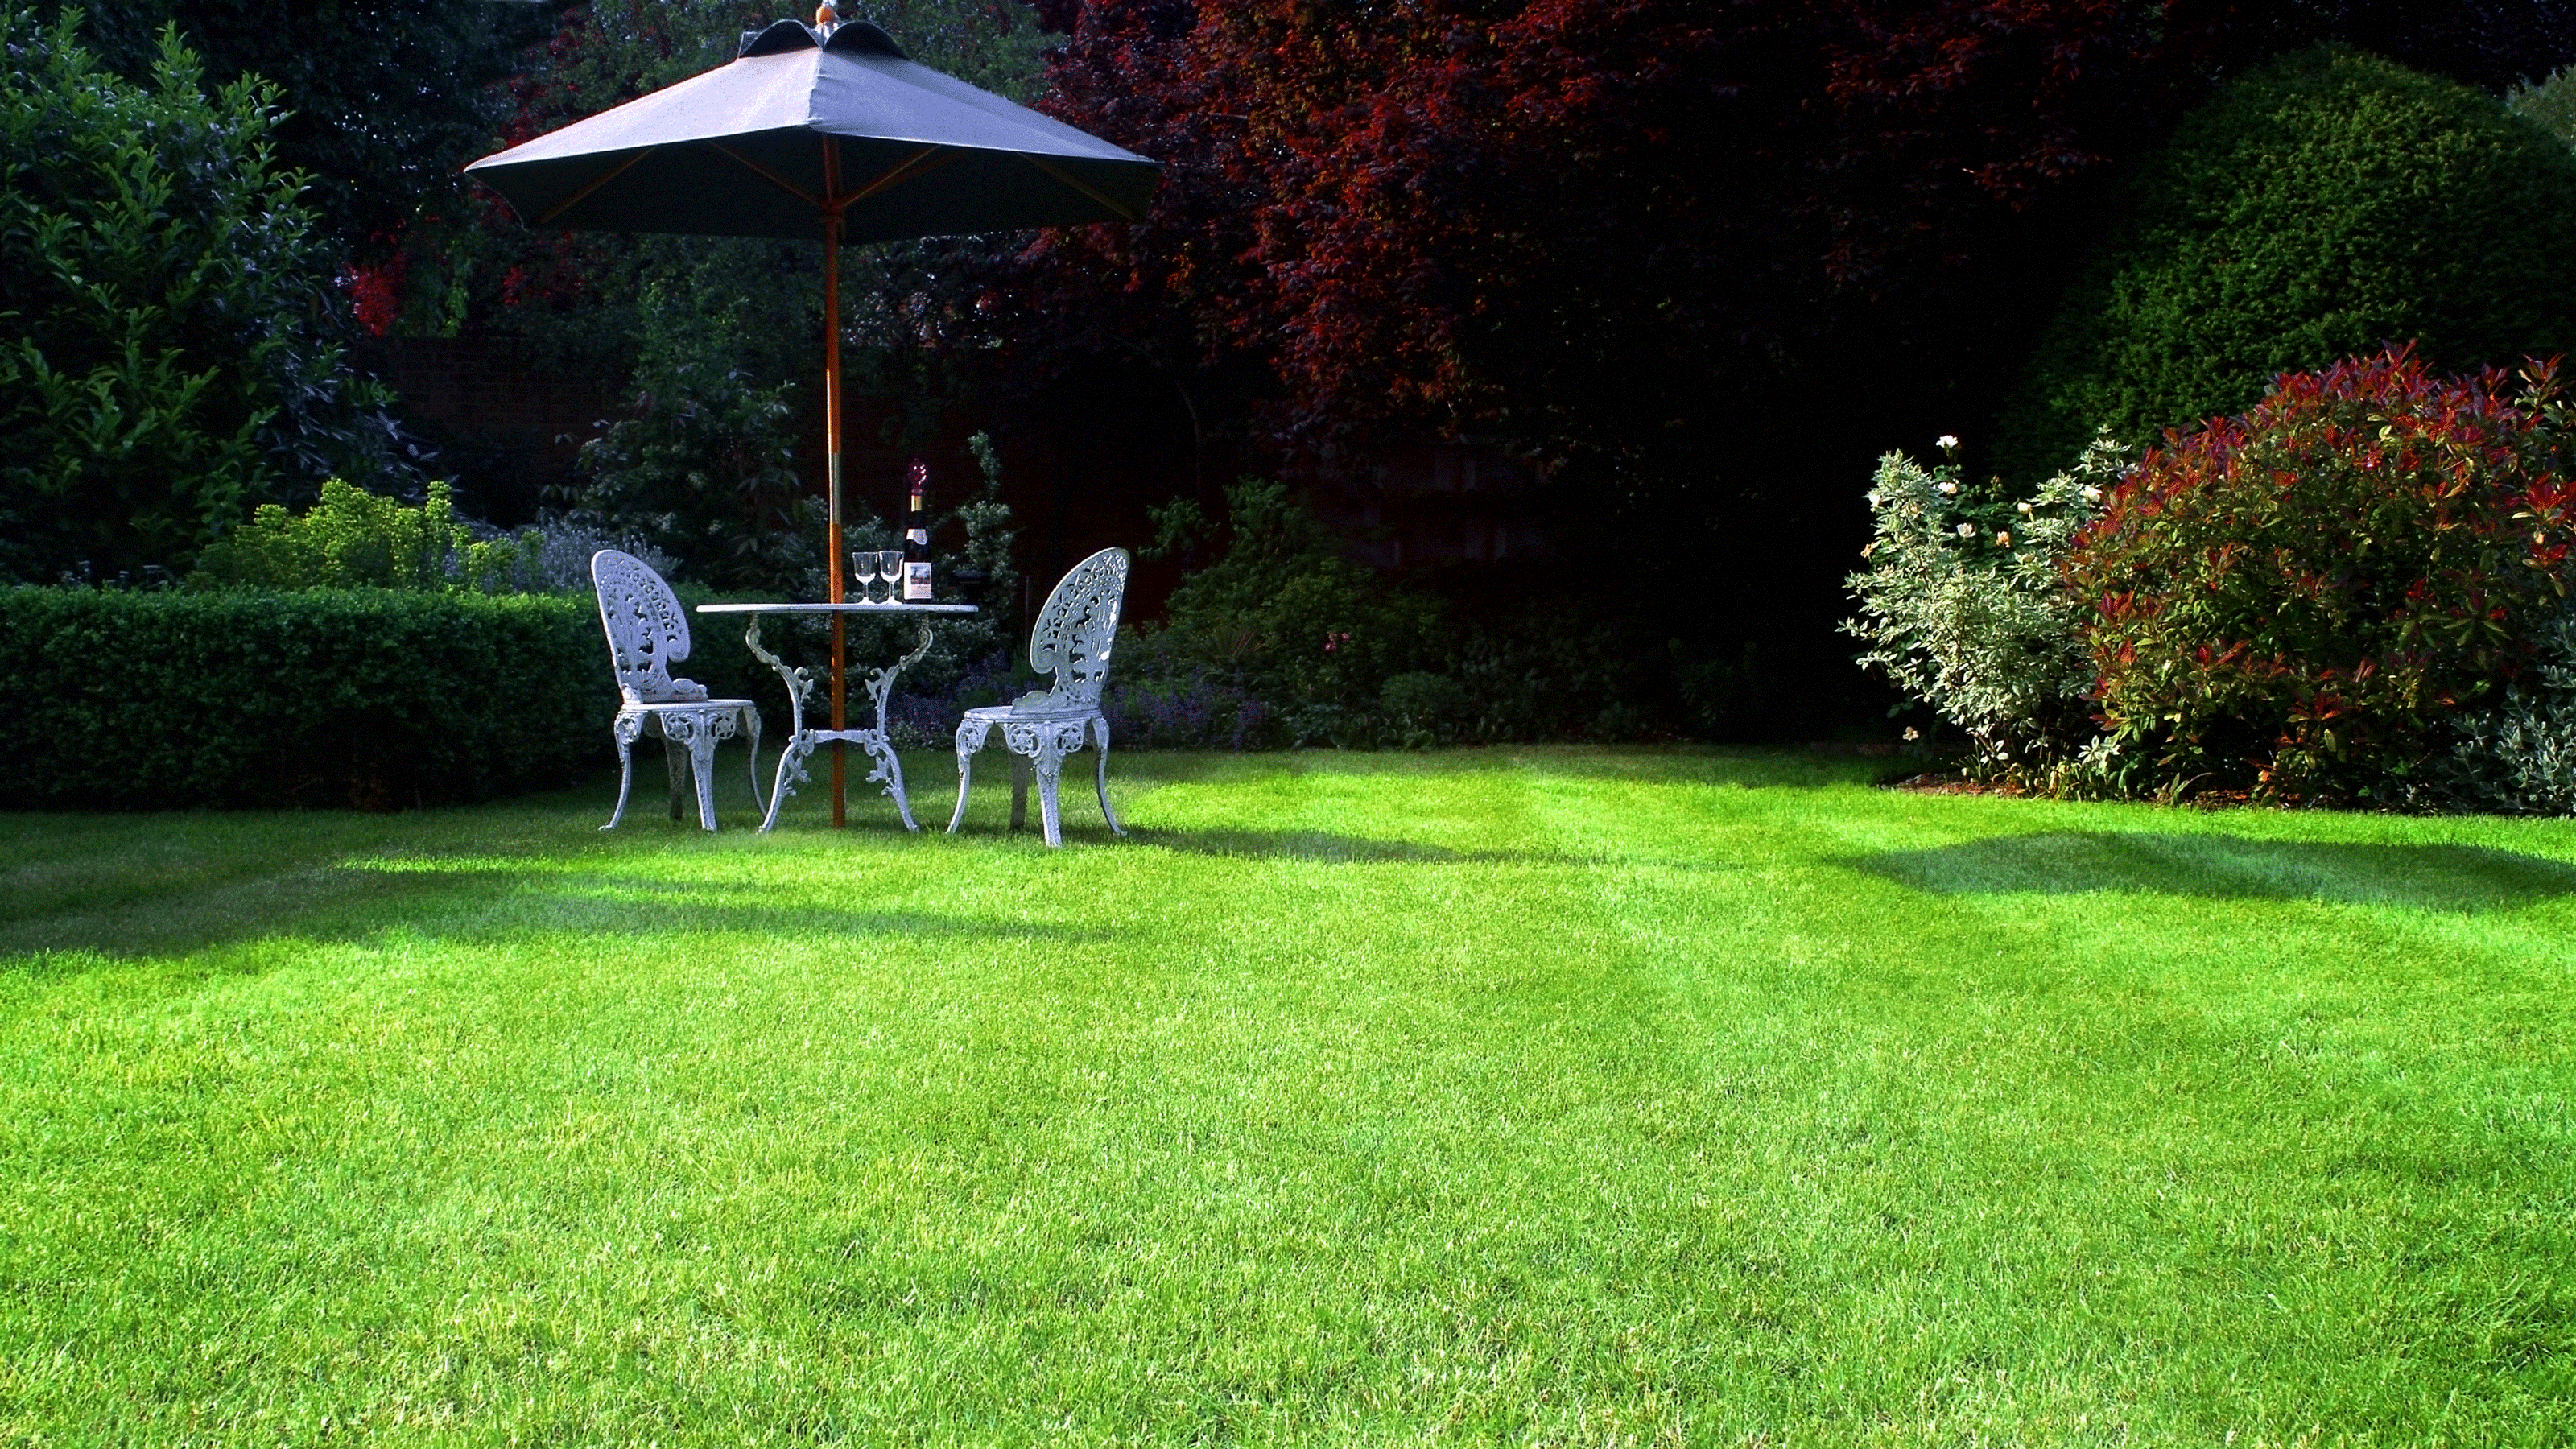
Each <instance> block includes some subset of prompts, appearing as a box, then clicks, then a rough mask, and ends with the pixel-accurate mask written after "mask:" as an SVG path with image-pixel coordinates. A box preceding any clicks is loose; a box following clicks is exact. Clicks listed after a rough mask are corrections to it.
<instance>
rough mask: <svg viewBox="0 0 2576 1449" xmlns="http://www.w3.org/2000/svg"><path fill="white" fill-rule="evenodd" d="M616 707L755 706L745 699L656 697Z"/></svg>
mask: <svg viewBox="0 0 2576 1449" xmlns="http://www.w3.org/2000/svg"><path fill="white" fill-rule="evenodd" d="M617 707H618V709H619V710H621V711H625V710H632V711H634V712H635V713H638V714H659V713H661V712H662V711H664V710H673V709H752V708H756V706H755V705H753V703H752V702H751V701H750V700H747V699H657V700H655V701H653V702H652V703H651V704H637V703H635V702H634V701H632V700H622V701H620V702H619V703H618V706H617Z"/></svg>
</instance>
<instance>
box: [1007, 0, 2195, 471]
mask: <svg viewBox="0 0 2576 1449" xmlns="http://www.w3.org/2000/svg"><path fill="white" fill-rule="evenodd" d="M1056 8H1057V14H1056V17H1055V18H1056V19H1057V21H1058V22H1059V23H1060V24H1064V25H1066V26H1068V27H1069V29H1070V31H1071V34H1070V38H1069V39H1068V41H1067V43H1066V44H1065V46H1064V48H1063V49H1062V50H1061V51H1060V52H1059V53H1058V55H1057V57H1056V59H1055V61H1054V65H1053V68H1052V72H1051V80H1052V82H1053V87H1054V93H1055V99H1054V101H1053V102H1052V104H1053V106H1054V108H1055V109H1056V110H1057V112H1058V113H1059V114H1060V115H1062V116H1063V117H1064V118H1065V119H1067V120H1068V121H1071V122H1073V123H1074V124H1077V125H1081V126H1084V127H1086V128H1088V129H1091V130H1094V131H1097V132H1100V133H1102V134H1105V135H1108V136H1111V137H1113V138H1115V139H1118V140H1120V141H1122V142H1123V143H1125V144H1127V145H1130V146H1132V147H1134V148H1136V149H1138V150H1141V151H1143V152H1145V153H1146V154H1148V155H1152V156H1154V157H1156V158H1157V159H1159V160H1162V161H1164V162H1165V163H1166V164H1167V166H1168V167H1169V172H1168V180H1167V183H1166V189H1165V192H1164V194H1163V196H1162V197H1161V199H1160V200H1159V201H1158V203H1157V205H1156V207H1155V209H1154V212H1153V214H1152V215H1151V216H1150V217H1149V218H1147V219H1146V220H1145V221H1144V222H1143V223H1142V224H1140V225H1138V226H1136V227H1134V228H1130V229H1126V230H1123V231H1120V230H1106V229H1102V230H1092V231H1083V232H1073V233H1065V234H1050V235H1048V236H1046V237H1043V238H1041V239H1040V240H1038V241H1037V242H1036V243H1034V244H1033V245H1032V246H1030V247H1029V248H1028V249H1027V250H1026V251H1024V252H1023V253H1022V254H1021V257H1020V261H1021V263H1022V265H1021V267H1020V268H1019V270H1018V271H1017V272H1016V274H1015V277H1014V281H1015V283H1016V285H1017V287H1018V288H1019V289H1020V290H1022V291H1023V292H1024V294H1025V299H1026V301H1027V302H1028V305H1027V306H1026V307H1024V308H1021V309H1018V310H1017V312H1016V315H1015V316H1014V317H1013V321H1014V323H1015V324H1018V325H1025V324H1026V323H1027V322H1028V321H1030V320H1032V319H1073V320H1071V322H1070V324H1069V325H1060V326H1059V327H1058V329H1057V330H1056V331H1055V332H1054V333H1053V334H1052V335H1050V336H1048V337H1046V338H1044V339H1042V341H1043V342H1047V343H1053V344H1056V345H1066V344H1070V345H1072V346H1075V347H1080V346H1084V345H1088V344H1091V343H1093V342H1096V340H1097V337H1096V334H1097V332H1098V331H1099V330H1100V329H1102V328H1104V327H1118V326H1124V327H1126V328H1128V329H1130V330H1131V331H1136V332H1155V331H1157V330H1159V331H1160V332H1161V333H1162V334H1163V335H1164V337H1165V339H1166V341H1167V345H1168V343H1169V342H1170V341H1173V340H1177V338H1178V330H1179V329H1178V326H1176V324H1182V323H1185V324H1186V327H1187V329H1188V330H1187V340H1188V343H1189V344H1190V345H1191V346H1194V347H1195V348H1197V349H1198V350H1199V351H1200V353H1201V355H1202V356H1203V357H1211V358H1212V357H1215V356H1218V355H1221V354H1226V353H1243V354H1251V355H1254V356H1258V357H1260V358H1261V359H1263V360H1264V361H1265V362H1266V363H1267V364H1268V365H1269V366H1270V368H1271V369H1272V370H1273V372H1274V374H1275V377H1276V379H1277V382H1278V385H1279V398H1278V407H1277V412H1276V413H1275V415H1274V417H1273V421H1274V423H1275V424H1276V428H1277V434H1278V436H1279V438H1280V440H1282V441H1284V442H1287V443H1289V444H1290V445H1291V446H1292V447H1294V448H1300V449H1305V450H1311V451H1315V452H1321V453H1324V454H1327V455H1328V454H1329V453H1330V452H1331V451H1332V450H1333V449H1334V448H1335V447H1336V445H1338V444H1342V443H1345V442H1347V441H1350V440H1352V439H1353V438H1354V437H1355V436H1363V435H1366V434H1369V433H1371V432H1372V431H1375V430H1379V429H1383V428H1388V427H1393V428H1397V429H1405V430H1419V429H1424V428H1430V429H1447V428H1456V427H1462V426H1469V425H1486V426H1491V427H1497V428H1498V429H1499V430H1501V431H1505V432H1509V433H1513V434H1515V435H1518V436H1519V437H1521V438H1522V439H1523V441H1525V442H1527V443H1530V444H1534V445H1538V446H1540V447H1542V448H1543V449H1545V450H1547V451H1549V452H1552V453H1555V454H1557V455H1559V456H1567V455H1576V454H1583V453H1592V454H1597V455H1609V456H1624V455H1632V454H1634V453H1635V452H1636V451H1637V449H1638V447H1639V445H1640V444H1641V442H1642V443H1651V442H1652V441H1653V440H1655V439H1657V438H1659V437H1662V436H1666V435H1670V434H1673V433H1677V432H1687V431H1690V430H1693V429H1695V428H1698V427H1703V426H1707V425H1710V424H1712V423H1715V422H1717V421H1719V420H1720V419H1721V418H1723V417H1725V416H1726V415H1727V412H1728V409H1729V406H1730V404H1732V403H1734V402H1735V401H1736V398H1735V397H1734V396H1733V395H1732V394H1733V393H1735V392H1737V391H1740V390H1741V389H1742V388H1744V387H1745V386H1746V385H1747V383H1748V378H1749V377H1757V378H1758V377H1761V376H1767V375H1769V374H1771V373H1774V372H1776V371H1777V370H1778V368H1779V365H1780V364H1781V363H1782V362H1783V360H1784V359H1785V360H1788V361H1792V362H1793V361H1795V360H1796V359H1797V358H1799V357H1801V356H1803V355H1804V353H1805V352H1806V351H1807V350H1808V349H1809V346H1810V344H1811V343H1812V341H1813V339H1815V338H1817V337H1819V336H1821V335H1824V334H1825V333H1827V332H1829V331H1830V330H1831V328H1832V327H1833V326H1834V325H1835V324H1836V323H1837V322H1839V321H1841V320H1843V319H1844V318H1845V317H1846V316H1847V315H1848V314H1849V313H1850V312H1851V311H1852V309H1853V308H1854V307H1855V306H1867V305H1871V304H1874V303H1877V302H1880V301H1884V300H1886V299H1889V298H1891V297H1900V296H1903V295H1906V294H1908V293H1910V292H1916V291H1921V290H1924V289H1925V288H1926V287H1927V286H1937V285H1938V279H1939V278H1940V277H1941V276H1942V275H1943V274H1944V273H1945V272H1947V271H1951V270H1955V269H1956V268H1958V267H1960V266H1962V265H1965V264H1967V263H1969V262H1970V261H1972V260H1973V259H1975V258H1976V257H1977V256H1978V255H1979V254H1980V253H1981V252H1982V251H1983V250H1984V248H1985V244H1986V243H1988V242H1990V241H1992V240H1993V239H1994V238H1995V237H1996V236H1997V234H1998V233H1999V232H2000V231H2003V230H2005V229H2008V228H2009V227H2010V226H2011V224H2012V221H2013V218H2014V217H2015V215H2016V214H2017V213H2018V212H2019V211H2021V210H2023V209H2024V208H2026V207H2028V206H2029V205H2030V204H2031V203H2032V202H2033V201H2034V200H2035V199H2038V198H2041V197H2044V196H2045V195H2047V194H2048V193H2049V192H2050V191H2051V190H2052V189H2053V188H2057V187H2059V186H2061V185H2062V184H2063V183H2065V182H2066V181H2068V180H2070V179H2072V178H2075V177H2078V176H2081V175H2084V174H2086V173H2088V172H2090V171H2091V170H2093V169H2094V168H2096V167H2098V166H2100V165H2101V164H2102V162H2103V161H2104V160H2105V159H2106V158H2107V157H2108V156H2110V155H2112V154H2115V153H2116V152H2117V151H2118V150H2120V149H2121V148H2122V147H2123V146H2124V145H2125V144H2127V143H2128V141H2129V140H2130V139H2131V138H2133V137H2134V136H2136V135H2138V134H2140V133H2141V132H2142V131H2143V129H2144V128H2145V127H2146V126H2148V125H2150V124H2151V123H2152V122H2153V120H2154V119H2155V117H2156V116H2157V115H2158V114H2159V110H2158V107H2159V105H2160V104H2161V98H2162V96H2163V95H2164V94H2165V93H2166V89H2167V88H2166V87H2165V86H2164V85H2163V84H2162V82H2160V81H2158V80H2157V79H2155V77H2154V76H2153V75H2152V74H2151V73H2150V72H2151V69H2152V65H2153V62H2154V59H2155V54H2154V51H2155V45H2156V43H2157V38H2158V37H2157V31H2156V29H2155V22H2156V21H2157V20H2158V19H2159V18H2160V17H2159V15H2158V13H2157V12H2158V10H2159V9H2160V7H2154V6H2145V5H2138V4H2134V3H2132V4H2122V3H2116V0H1939V3H1928V4H1915V5H1888V4H1883V3H1870V0H1830V3H1794V0H1745V3H1737V4H1727V5H1710V4H1706V3H1695V0H1517V3H1515V0H1416V3H1412V4H1405V5H1396V6H1379V5H1364V4H1358V3H1351V0H1328V3H1320V4H1318V3H1301V0H1252V3H1246V4H1234V5H1222V6H1220V5H1205V6H1202V5H1197V4H1193V3H1190V0H1089V3H1082V4H1078V5H1071V4H1065V5H1059V6H1057V7H1056ZM1122 300H1123V301H1126V302H1130V303H1134V304H1141V305H1136V306H1131V307H1128V308H1126V309H1123V310H1122V309H1121V307H1120V306H1119V303H1120V302H1121V301H1122ZM1104 319H1105V320H1104ZM1023 340H1025V334H1024V335H1023Z"/></svg>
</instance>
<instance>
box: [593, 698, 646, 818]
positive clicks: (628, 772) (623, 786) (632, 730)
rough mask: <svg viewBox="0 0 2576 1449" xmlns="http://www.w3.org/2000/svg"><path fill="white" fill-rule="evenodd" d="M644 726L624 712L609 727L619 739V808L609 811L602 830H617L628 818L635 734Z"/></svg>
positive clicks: (633, 778)
mask: <svg viewBox="0 0 2576 1449" xmlns="http://www.w3.org/2000/svg"><path fill="white" fill-rule="evenodd" d="M642 727H643V726H642V724H641V722H640V721H638V720H637V719H636V718H635V717H634V716H632V715H624V714H621V715H619V716H618V717H617V722H616V723H614V724H612V725H610V726H609V727H608V732H609V734H611V735H613V736H615V737H616V740H617V808H616V809H614V810H611V811H609V812H608V823H607V824H606V825H603V826H601V827H599V828H600V829H602V830H615V829H616V828H617V822H618V821H620V820H623V819H625V818H626V792H627V791H628V790H629V789H631V788H633V786H634V784H635V734H636V731H637V730H639V729H641V728H642Z"/></svg>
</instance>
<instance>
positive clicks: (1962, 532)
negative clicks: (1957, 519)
mask: <svg viewBox="0 0 2576 1449" xmlns="http://www.w3.org/2000/svg"><path fill="white" fill-rule="evenodd" d="M1959 536H1960V537H1961V538H1974V537H1976V536H1977V526H1976V525H1975V524H1973V523H1962V524H1960V525H1959Z"/></svg>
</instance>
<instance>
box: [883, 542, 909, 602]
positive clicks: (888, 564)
mask: <svg viewBox="0 0 2576 1449" xmlns="http://www.w3.org/2000/svg"><path fill="white" fill-rule="evenodd" d="M877 572H878V573H881V574H883V575H885V581H886V602H887V603H889V604H900V603H902V602H903V550H902V549H899V548H881V549H878V550H877Z"/></svg>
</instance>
